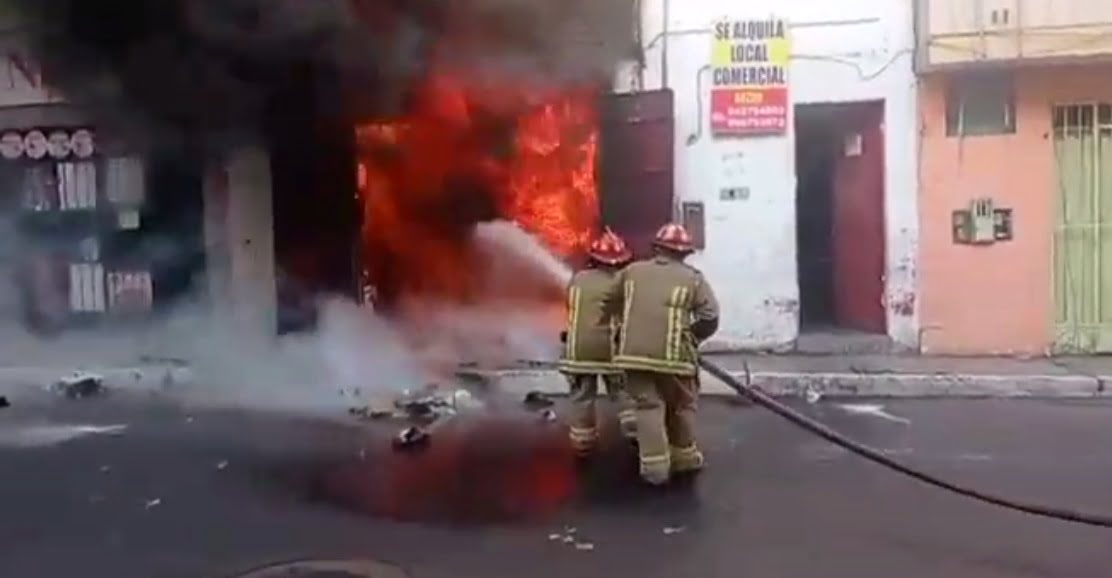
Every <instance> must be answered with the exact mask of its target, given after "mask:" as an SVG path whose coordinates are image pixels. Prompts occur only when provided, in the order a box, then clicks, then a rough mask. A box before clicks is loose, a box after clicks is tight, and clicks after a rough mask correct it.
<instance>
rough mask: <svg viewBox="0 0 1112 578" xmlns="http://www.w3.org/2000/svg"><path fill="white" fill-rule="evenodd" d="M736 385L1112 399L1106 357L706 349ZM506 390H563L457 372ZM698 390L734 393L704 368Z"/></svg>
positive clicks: (1111, 366)
mask: <svg viewBox="0 0 1112 578" xmlns="http://www.w3.org/2000/svg"><path fill="white" fill-rule="evenodd" d="M707 358H708V359H709V360H711V361H713V362H715V363H716V364H718V365H720V366H721V367H723V369H725V370H727V371H728V372H730V374H731V375H733V376H734V377H735V378H737V379H738V380H740V381H742V382H743V383H751V384H753V385H755V386H758V387H760V388H761V389H762V390H764V391H766V392H768V393H770V394H773V395H776V396H781V397H793V396H803V395H812V396H813V395H814V394H818V395H820V396H830V397H858V396H860V397H1059V398H1093V397H1105V396H1108V397H1112V391H1110V390H1112V356H1105V357H1064V358H1052V359H1030V360H1021V359H1011V358H995V357H992V358H987V357H979V358H953V357H921V356H913V355H862V356H808V355H744V354H712V355H708V356H707ZM462 373H463V374H464V375H467V376H469V377H471V378H473V379H481V380H483V381H484V382H486V383H488V384H490V385H493V386H495V387H499V388H504V389H508V390H511V391H526V390H537V391H543V392H546V393H559V392H564V391H566V389H567V385H566V382H565V381H564V379H563V377H562V376H561V375H560V374H559V373H558V372H556V371H555V369H554V368H553V367H552V366H544V365H540V364H536V365H532V366H530V367H518V368H509V369H503V370H496V371H483V370H467V371H464V372H462ZM702 379H703V393H704V394H707V395H732V394H733V390H731V389H729V388H728V387H726V386H725V384H723V383H721V382H720V381H719V380H717V379H715V378H714V377H712V376H710V375H708V374H706V373H704V374H703V378H702Z"/></svg>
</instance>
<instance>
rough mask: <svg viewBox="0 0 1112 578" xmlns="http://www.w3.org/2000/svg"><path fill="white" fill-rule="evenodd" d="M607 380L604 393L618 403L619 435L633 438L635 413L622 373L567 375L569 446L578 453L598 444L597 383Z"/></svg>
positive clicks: (589, 450)
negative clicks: (569, 401) (569, 400)
mask: <svg viewBox="0 0 1112 578" xmlns="http://www.w3.org/2000/svg"><path fill="white" fill-rule="evenodd" d="M599 379H601V380H602V381H603V382H605V383H606V393H607V396H608V397H610V399H612V400H614V401H616V402H617V403H618V421H619V422H620V424H621V429H622V435H624V436H625V437H626V438H629V439H635V436H636V427H637V415H636V414H635V413H634V409H633V403H632V401H631V400H630V398H629V395H628V394H627V393H626V391H625V384H624V382H625V376H623V375H622V374H603V375H598V374H587V373H585V374H569V375H568V382H569V384H570V385H571V420H570V421H571V423H570V424H569V425H570V434H569V435H570V436H571V443H572V447H574V448H575V451H576V452H578V453H580V454H587V453H590V452H591V451H592V450H593V449H594V448H595V445H596V444H597V443H598V407H597V400H598V394H599V390H598V385H599V384H598V382H599Z"/></svg>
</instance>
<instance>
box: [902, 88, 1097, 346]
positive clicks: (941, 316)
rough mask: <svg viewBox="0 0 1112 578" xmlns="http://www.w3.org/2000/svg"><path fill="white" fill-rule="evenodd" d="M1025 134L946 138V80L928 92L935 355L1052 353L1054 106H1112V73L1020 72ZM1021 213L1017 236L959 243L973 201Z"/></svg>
mask: <svg viewBox="0 0 1112 578" xmlns="http://www.w3.org/2000/svg"><path fill="white" fill-rule="evenodd" d="M1015 79H1016V80H1015V100H1016V133H1015V134H1012V135H1005V136H987V137H967V138H964V139H959V138H949V137H947V136H946V114H945V111H946V109H945V94H946V86H947V84H946V83H947V77H946V76H945V75H939V76H930V77H925V78H924V79H923V81H922V83H921V87H920V114H921V119H920V120H921V126H920V129H921V149H920V155H921V158H920V163H921V164H920V173H919V179H920V188H919V190H920V200H919V206H920V230H921V237H920V269H919V275H920V299H921V315H922V325H921V327H922V341H921V345H922V351H923V353H928V354H955V355H975V354H1008V355H1044V354H1046V353H1048V352H1049V350H1050V347H1051V345H1052V342H1053V339H1054V329H1053V323H1054V309H1053V294H1052V288H1051V286H1052V275H1053V262H1052V247H1053V231H1054V222H1055V206H1056V203H1055V199H1056V195H1057V188H1056V185H1055V182H1056V180H1055V179H1056V177H1055V174H1054V152H1053V148H1052V147H1053V143H1052V135H1051V110H1052V106H1053V105H1054V104H1070V103H1081V102H1092V101H1094V100H1102V101H1104V102H1112V67H1099V68H1098V67H1060V66H1059V67H1054V68H1041V69H1025V70H1020V71H1017V72H1016V77H1015ZM979 196H991V197H993V198H994V199H995V201H996V204H997V207H1001V208H1009V207H1010V208H1012V209H1013V211H1014V212H1013V226H1014V232H1015V239H1014V240H1013V241H1011V242H1006V243H997V244H994V245H990V246H986V247H977V246H966V245H955V244H954V243H953V242H952V240H951V228H950V214H951V212H952V211H954V210H956V209H963V208H966V207H968V205H969V201H970V200H971V199H973V198H974V197H979Z"/></svg>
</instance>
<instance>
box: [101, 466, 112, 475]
mask: <svg viewBox="0 0 1112 578" xmlns="http://www.w3.org/2000/svg"><path fill="white" fill-rule="evenodd" d="M111 471H112V466H101V467H100V473H102V474H107V473H108V472H111Z"/></svg>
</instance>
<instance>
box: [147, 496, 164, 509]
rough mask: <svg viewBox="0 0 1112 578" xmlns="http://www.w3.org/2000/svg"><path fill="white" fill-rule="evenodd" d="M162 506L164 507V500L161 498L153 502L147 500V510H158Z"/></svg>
mask: <svg viewBox="0 0 1112 578" xmlns="http://www.w3.org/2000/svg"><path fill="white" fill-rule="evenodd" d="M161 505H162V500H161V499H159V498H155V499H153V500H147V503H146V509H148V510H150V509H151V508H157V507H158V506H161Z"/></svg>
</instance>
